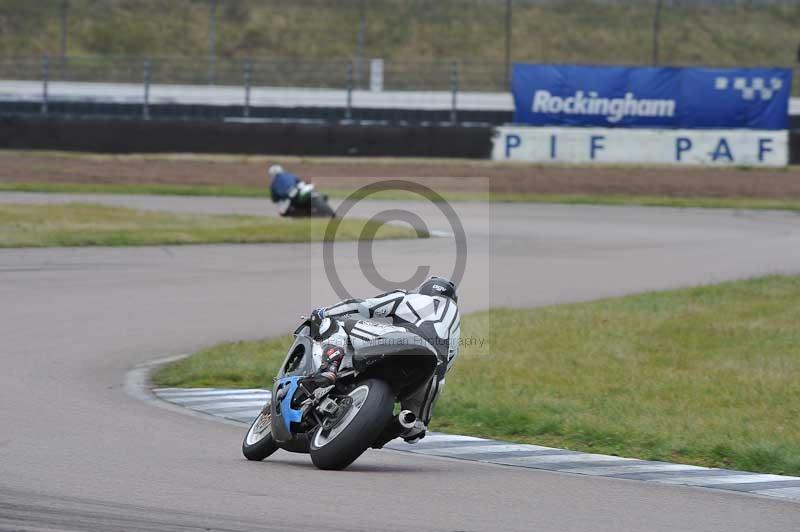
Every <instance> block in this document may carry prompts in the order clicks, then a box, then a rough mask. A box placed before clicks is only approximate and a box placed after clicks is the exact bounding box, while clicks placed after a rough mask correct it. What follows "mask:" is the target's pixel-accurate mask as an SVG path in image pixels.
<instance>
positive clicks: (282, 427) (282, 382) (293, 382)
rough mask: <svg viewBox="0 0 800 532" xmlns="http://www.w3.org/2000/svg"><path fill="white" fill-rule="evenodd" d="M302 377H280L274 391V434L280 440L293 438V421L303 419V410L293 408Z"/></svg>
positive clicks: (297, 421)
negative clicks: (293, 401)
mask: <svg viewBox="0 0 800 532" xmlns="http://www.w3.org/2000/svg"><path fill="white" fill-rule="evenodd" d="M300 379H302V377H300V376H294V377H284V378H282V379H279V380H278V381H277V382H276V383H275V387H274V389H273V391H272V397H273V398H274V400H273V401H272V405H271V406H270V408H271V409H272V420H273V422H272V435H273V437H274V438H275V440H276V441H278V442H284V441H288V440H290V439H292V437H293V434H292V423H300V421H301V420H302V419H303V412H302V410H300V409H299V408H292V399H294V396H295V393H297V388H298V382H299V381H300Z"/></svg>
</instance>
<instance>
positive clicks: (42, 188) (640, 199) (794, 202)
mask: <svg viewBox="0 0 800 532" xmlns="http://www.w3.org/2000/svg"><path fill="white" fill-rule="evenodd" d="M0 192H45V193H67V194H155V195H166V196H230V197H245V198H266V197H269V191H268V190H267V189H266V188H255V187H240V186H229V185H222V186H208V185H194V186H190V185H155V184H154V185H115V184H81V183H0ZM324 192H325V193H326V194H328V195H329V196H331V197H333V198H345V197H348V196H350V195H351V194H352V193H353V190H344V189H327V190H324ZM356 197H358V195H357V196H356ZM369 197H370V199H381V200H419V199H420V196H418V195H417V194H414V193H411V192H407V191H396V192H393V191H385V192H379V193H376V194H373V195H370V196H369ZM442 198H443V199H444V200H446V201H453V202H458V201H492V202H498V203H550V204H566V205H638V206H645V207H675V208H706V209H708V208H711V209H754V210H784V211H800V199H774V198H677V197H669V196H635V195H577V194H522V193H521V194H495V193H483V194H481V193H459V192H445V193H442Z"/></svg>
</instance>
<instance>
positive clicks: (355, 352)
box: [242, 319, 438, 470]
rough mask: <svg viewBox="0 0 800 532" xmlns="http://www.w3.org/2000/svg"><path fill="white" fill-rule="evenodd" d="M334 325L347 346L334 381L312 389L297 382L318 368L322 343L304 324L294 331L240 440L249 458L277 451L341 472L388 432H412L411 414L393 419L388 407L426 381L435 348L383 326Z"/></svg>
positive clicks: (309, 324)
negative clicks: (344, 334) (269, 390)
mask: <svg viewBox="0 0 800 532" xmlns="http://www.w3.org/2000/svg"><path fill="white" fill-rule="evenodd" d="M339 325H340V326H342V327H344V328H345V331H346V332H348V334H349V342H348V346H347V349H346V352H345V356H344V359H343V361H342V365H341V366H340V368H339V372H338V375H337V378H336V382H335V383H334V384H333V385H331V386H327V387H324V388H316V389H314V390H312V391H309V390H307V389H306V387H305V386H304V385H303V379H304V378H305V377H307V376H309V375H312V374H314V373H315V372H316V371H317V369H318V368H319V367H320V365H321V363H322V345H321V343H320V342H319V341H317V340H315V336H316V335H315V334H313V333H312V330H313V329H314V327H315V325H314V324H313V323H312V322H311V321H310V320H305V321H304V322H303V323H302V324H301V325H300V326H299V327H298V328H297V329H296V330H295V331H294V337H295V339H294V343H293V344H292V346H291V347H290V348H289V351H288V353H287V355H286V358H285V359H284V361H283V364H282V365H281V367H280V369H279V371H278V374H277V376H276V377H275V383H274V386H273V388H272V395H271V397H270V398H269V399H268V400H267V403H266V405H265V406H264V408H263V409H262V410H261V412H260V413H259V414H258V416H256V418H255V420H254V421H253V423H252V424H251V426H250V429H249V430H248V431H247V434H246V435H245V438H244V441H243V442H242V452H243V453H244V456H245V457H246V458H247V459H248V460H263V459H265V458H266V457H268V456H270V455H271V454H273V453H274V452H275V451H277V450H278V449H283V450H285V451H289V452H293V453H308V454H310V455H311V461H312V462H313V463H314V465H315V466H317V467H318V468H320V469H335V470H336V469H344V468H346V467H347V466H349V465H350V464H351V463H352V462H353V461H354V460H356V459H357V458H358V457H359V456H361V454H362V453H364V451H366V450H367V449H368V448H370V447H372V446H375V447H381V446H382V444H383V443H385V441H386V440H387V438H386V435H387V434H390V435H395V436H396V435H397V434H398V433H399V430H402V428H410V427H412V426H414V423H415V422H416V418H415V416H414V414H413V413H411V412H410V411H407V410H404V411H401V412H400V413H399V414H397V415H394V414H393V411H394V405H395V403H397V402H399V401H402V400H403V399H405V398H406V397H408V396H409V395H410V394H411V393H413V392H414V391H415V390H416V389H417V388H418V387H419V386H420V385H422V384H423V383H424V382H426V381H427V380H428V379H430V377H431V376H432V375H433V373H434V371H435V370H436V365H437V360H438V359H437V355H436V351H435V349H434V347H433V346H431V345H429V344H428V343H427V342H425V341H424V340H422V339H421V338H420V337H419V336H417V335H415V334H413V333H411V332H409V331H408V330H406V329H403V328H402V327H396V326H393V325H389V324H385V323H380V322H376V321H371V320H355V319H348V320H346V321H344V322H339ZM353 329H356V331H353ZM376 443H377V445H376Z"/></svg>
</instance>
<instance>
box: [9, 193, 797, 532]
mask: <svg viewBox="0 0 800 532" xmlns="http://www.w3.org/2000/svg"><path fill="white" fill-rule="evenodd" d="M68 199H69V200H75V199H79V200H80V201H89V202H95V203H97V202H102V203H109V202H111V203H113V204H120V205H124V206H129V207H135V208H154V209H164V210H172V211H181V212H206V213H208V212H215V213H242V214H270V213H272V212H273V211H272V208H271V207H270V206H269V205H268V204H267V202H266V201H264V200H253V199H234V198H224V199H222V198H219V199H218V198H184V197H157V198H156V197H145V196H99V195H98V196H95V195H92V196H89V197H78V198H75V197H67V196H59V195H21V194H13V193H9V194H2V195H0V201H4V202H15V203H21V202H24V201H35V202H44V201H65V200H68ZM452 206H453V207H454V209H455V211H456V213H457V214H458V217H459V219H460V220H461V222H462V224H463V227H464V230H465V233H466V235H467V241H466V249H467V257H466V258H467V268H466V272H465V276H464V279H463V281H462V283H461V286H460V290H459V295H460V304H461V307H462V309H463V311H464V312H470V311H475V310H481V309H485V308H488V307H490V306H512V307H532V306H540V305H547V304H554V303H561V302H573V301H583V300H591V299H596V298H600V297H606V296H614V295H623V294H630V293H636V292H641V291H646V290H655V289H668V288H676V287H681V286H687V285H693V284H699V283H712V282H719V281H724V280H730V279H737V278H743V277H751V276H756V275H763V274H768V273H798V272H800V216H798V215H797V214H793V213H789V212H767V211H762V212H752V211H730V210H694V209H662V208H650V207H642V208H640V207H599V206H561V205H536V204H484V203H472V202H464V203H453V204H452ZM387 209H394V210H406V211H410V212H414V213H415V214H417V215H418V216H419V217H420V218H421V219H422V220H424V221H425V222H426V225H428V227H429V229H432V230H434V231H437V234H440V233H441V234H446V233H448V232H451V231H452V228H451V227H450V225H449V224H448V222H447V220H445V219H444V217H443V216H442V215H441V214H440V213H439V209H438V208H437V206H436V205H433V204H428V203H424V202H380V201H363V202H361V203H359V205H357V207H356V208H354V209H353V215H354V216H359V217H370V216H372V215H374V214H377V213H380V212H381V211H385V210H387ZM386 216H387V217H388V215H386ZM357 251H358V244H357V243H354V242H340V243H337V244H336V262H335V268H336V271H337V274H338V275H339V277H340V278H341V280H342V282H343V284H344V285H345V286H346V287H347V288H348V289H349V290H350V291H351V292H352V293H353V294H354V295H362V296H366V295H370V293H371V292H374V291H375V288H373V287H371V286H370V284H369V282H367V281H366V280H365V279H364V275H363V274H362V273H361V271H360V267H359V261H358V252H357ZM457 251H458V250H457V249H456V244H455V240H454V239H452V238H449V237H438V238H430V239H420V240H403V241H380V242H375V243H374V244H373V245H372V256H373V259H374V263H375V270H376V271H378V272H380V274H381V275H382V276H383V277H385V278H388V279H393V280H400V279H403V278H407V277H409V276H410V275H411V274H412V273H413V271H414V270H415V269H416V268H417V266H419V265H430V267H431V273H441V274H445V275H447V274H449V273H450V272H451V271H452V269H453V262H454V255H455V254H456V252H457ZM329 268H330V265H329ZM337 298H338V296H337V295H336V294H335V293H334V292H333V290H332V289H331V287H330V283H329V282H328V278H327V276H326V270H325V268H324V265H323V264H322V253H321V245H317V244H313V245H307V244H265V245H213V246H172V247H140V248H49V249H4V250H0V301H2V304H0V338H2V339H3V341H2V357H0V405H2V406H1V407H0V422H1V423H2V427H3V430H2V431H0V529H14V530H16V529H33V530H51V529H55V530H62V529H66V530H109V529H125V530H187V529H215V530H256V529H269V530H364V531H376V530H401V529H402V530H409V529H417V530H443V531H444V530H449V531H454V530H464V531H477V530H519V531H529V530H609V531H610V530H614V531H619V530H631V531H632V530H637V531H639V530H648V531H662V530H663V531H667V530H670V531H671V530H682V531H688V530H698V531H700V530H702V531H715V530H719V531H723V530H724V531H729V530H754V531H755V530H758V531H765V530H792V529H794V528H796V527H797V524H798V522H800V505H798V504H797V503H796V502H792V501H784V500H778V499H773V498H767V497H759V496H753V495H744V494H739V493H735V492H722V491H718V490H708V489H703V488H697V487H689V486H677V485H660V484H653V483H647V482H633V481H630V480H623V479H610V478H601V477H593V476H586V475H572V474H564V473H560V472H553V471H543V470H533V469H523V468H517V467H508V466H503V465H496V464H488V463H479V462H470V461H464V460H453V459H449V458H442V457H437V456H432V455H431V456H427V455H420V454H410V453H403V452H397V451H392V450H381V451H368V452H367V453H366V454H365V455H364V456H363V457H362V458H360V459H359V460H358V461H357V462H355V463H354V464H353V466H351V467H350V468H348V469H347V470H346V471H343V472H335V473H334V472H324V471H318V470H316V469H315V468H314V467H313V466H312V465H311V462H310V460H309V459H308V457H307V456H302V455H291V454H289V453H284V452H279V453H277V454H275V455H274V456H273V457H271V458H270V459H268V460H267V461H265V462H263V463H249V462H247V461H245V460H244V458H242V456H241V452H240V443H241V438H242V436H243V428H242V427H241V425H238V426H234V425H229V424H225V423H219V422H215V421H212V420H209V419H206V418H203V417H199V416H187V415H183V414H181V413H180V412H178V411H175V410H172V409H167V408H154V407H153V406H152V405H151V404H147V403H144V402H141V401H139V400H137V399H136V398H134V397H132V396H130V395H129V394H128V393H126V391H125V386H124V382H125V378H126V375H127V374H128V372H129V371H130V370H131V369H132V368H134V367H136V366H139V365H141V364H145V363H147V362H148V361H151V360H154V359H157V358H163V357H165V356H169V355H179V354H183V353H188V352H192V351H194V350H196V349H198V348H201V347H203V346H207V345H210V344H214V343H217V342H221V341H226V340H237V339H255V338H261V337H265V336H277V335H280V334H285V333H286V332H287V331H289V330H291V329H292V328H293V327H294V326H295V325H296V324H297V322H298V316H299V315H300V314H304V313H307V312H308V311H309V310H310V309H311V308H313V307H314V306H320V305H326V304H330V303H332V302H333V301H335V300H336V299H337ZM542 334H547V331H542ZM486 363H487V364H491V363H492V359H491V355H490V354H487V356H486ZM445 393H447V392H446V391H445Z"/></svg>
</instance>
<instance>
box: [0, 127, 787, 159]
mask: <svg viewBox="0 0 800 532" xmlns="http://www.w3.org/2000/svg"><path fill="white" fill-rule="evenodd" d="M0 149H41V150H72V151H93V152H101V153H137V152H142V153H156V152H197V153H244V154H283V155H340V156H346V155H351V156H359V155H362V156H388V157H463V158H474V159H487V158H489V157H490V156H491V152H492V128H489V127H447V126H361V125H341V124H281V123H228V122H221V121H209V120H197V121H187V120H151V121H144V120H135V119H121V118H117V119H91V120H84V119H77V118H50V119H47V118H38V117H24V118H23V117H13V118H0ZM789 162H790V164H800V128H797V129H793V130H791V131H790V132H789Z"/></svg>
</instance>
